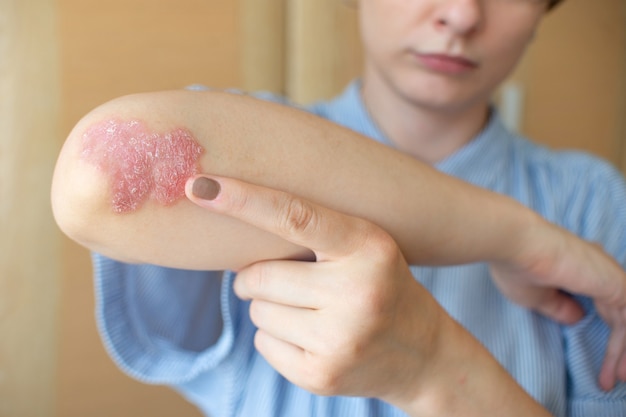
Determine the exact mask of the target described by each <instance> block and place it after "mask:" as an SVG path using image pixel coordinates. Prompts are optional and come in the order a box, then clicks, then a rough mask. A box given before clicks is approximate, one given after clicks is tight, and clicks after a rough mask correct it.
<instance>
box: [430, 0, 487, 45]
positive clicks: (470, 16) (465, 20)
mask: <svg viewBox="0 0 626 417" xmlns="http://www.w3.org/2000/svg"><path fill="white" fill-rule="evenodd" d="M436 19H437V20H436V25H437V27H438V28H440V29H442V30H448V31H451V32H453V33H454V34H456V35H462V36H467V35H470V34H472V33H474V32H476V31H477V30H478V29H479V28H480V25H481V24H482V22H483V4H482V1H481V0H444V1H442V2H441V6H440V7H439V8H438V10H437V15H436Z"/></svg>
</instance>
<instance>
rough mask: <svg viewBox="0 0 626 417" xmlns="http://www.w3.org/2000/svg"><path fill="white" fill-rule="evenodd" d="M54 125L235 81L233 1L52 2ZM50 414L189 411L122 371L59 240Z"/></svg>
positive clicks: (75, 251) (81, 274) (77, 265)
mask: <svg viewBox="0 0 626 417" xmlns="http://www.w3.org/2000/svg"><path fill="white" fill-rule="evenodd" d="M57 3H58V8H59V20H60V43H61V74H62V102H61V109H62V130H63V136H66V135H67V133H68V132H69V130H70V129H71V128H72V126H73V125H74V124H75V123H76V122H77V121H78V119H79V118H80V117H81V116H83V115H84V114H86V113H87V112H88V111H89V110H91V109H92V108H93V107H95V106H97V105H98V104H101V103H103V102H105V101H107V100H109V99H111V98H114V97H117V96H120V95H124V94H129V93H134V92H140V91H151V90H163V89H172V88H180V87H182V86H185V85H188V84H191V83H205V84H207V85H212V86H216V87H230V86H237V85H240V84H241V83H242V75H241V73H242V71H241V64H240V61H241V57H240V49H241V36H240V27H239V20H238V19H239V14H238V13H239V4H238V3H237V1H233V0H159V1H155V0H107V1H101V0H58V1H57ZM63 265H64V274H63V277H64V278H63V281H62V290H63V303H62V308H61V326H60V355H59V368H58V406H57V415H59V416H63V417H82V416H90V417H98V416H102V417H105V416H112V415H121V416H140V415H145V416H151V417H159V416H163V417H165V416H172V415H176V416H180V417H184V416H195V415H198V413H197V411H196V410H195V409H194V408H193V407H191V406H190V405H188V404H187V403H186V402H185V401H183V400H182V399H181V398H180V397H179V396H178V395H177V394H175V393H174V392H173V391H171V390H170V389H167V388H161V387H153V386H147V385H142V384H140V383H138V382H135V381H133V380H131V379H130V378H128V377H127V376H125V375H123V374H122V373H121V372H120V371H119V370H118V369H117V368H116V367H115V366H114V365H113V363H112V362H111V360H110V359H109V358H108V356H107V355H106V353H105V351H104V349H103V347H102V345H101V342H100V339H99V337H98V335H97V332H96V327H95V323H94V315H93V309H94V300H93V285H92V281H91V264H90V260H89V257H88V254H87V252H86V251H85V250H84V249H82V248H80V247H78V246H77V245H75V244H74V243H71V242H69V241H67V240H66V241H65V242H64V255H63Z"/></svg>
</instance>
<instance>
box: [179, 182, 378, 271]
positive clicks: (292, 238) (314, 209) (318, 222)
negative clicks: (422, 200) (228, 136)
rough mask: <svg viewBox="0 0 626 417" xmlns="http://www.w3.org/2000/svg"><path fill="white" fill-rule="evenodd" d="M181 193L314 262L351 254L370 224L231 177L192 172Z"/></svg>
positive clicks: (287, 194)
mask: <svg viewBox="0 0 626 417" xmlns="http://www.w3.org/2000/svg"><path fill="white" fill-rule="evenodd" d="M185 193H186V195H187V197H188V198H189V199H190V200H191V201H193V202H194V203H195V204H197V205H199V206H201V207H204V208H207V209H210V210H212V211H214V212H217V213H220V214H224V215H227V216H230V217H232V218H235V219H238V220H241V221H243V222H246V223H248V224H250V225H253V226H255V227H258V228H259V229H262V230H265V231H267V232H270V233H273V234H275V235H277V236H279V237H281V238H283V239H285V240H287V241H289V242H292V243H294V244H296V245H300V246H303V247H305V248H308V249H311V250H312V251H313V252H315V254H316V258H317V260H324V259H331V258H336V257H342V256H346V255H348V254H351V253H353V252H354V251H355V250H356V249H357V248H358V246H359V239H358V236H362V233H359V232H363V231H365V232H366V233H367V228H370V227H371V223H369V222H367V221H365V220H362V219H359V218H356V217H352V216H348V215H346V214H343V213H339V212H337V211H334V210H331V209H328V208H326V207H323V206H320V205H318V204H315V203H313V202H311V201H308V200H305V199H303V198H300V197H297V196H294V195H292V194H289V193H286V192H283V191H278V190H274V189H270V188H266V187H262V186H259V185H255V184H250V183H246V182H243V181H239V180H236V179H233V178H225V177H216V176H211V177H208V176H204V175H200V176H195V177H193V178H190V179H189V180H188V181H187V184H186V188H185Z"/></svg>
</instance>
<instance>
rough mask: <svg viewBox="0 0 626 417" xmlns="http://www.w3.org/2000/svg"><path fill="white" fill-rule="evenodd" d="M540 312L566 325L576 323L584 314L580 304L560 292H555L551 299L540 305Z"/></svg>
mask: <svg viewBox="0 0 626 417" xmlns="http://www.w3.org/2000/svg"><path fill="white" fill-rule="evenodd" d="M542 312H543V314H545V315H546V316H548V317H550V318H551V319H552V320H554V321H556V322H558V323H561V324H565V325H567V326H570V325H572V324H576V323H578V322H579V321H580V320H582V318H583V317H584V316H585V311H584V310H583V308H582V307H581V305H580V304H579V303H578V302H577V301H576V300H574V299H573V298H571V297H570V296H568V295H566V294H562V293H557V294H555V295H554V297H553V298H552V300H550V302H549V303H546V304H545V305H544V306H543V307H542Z"/></svg>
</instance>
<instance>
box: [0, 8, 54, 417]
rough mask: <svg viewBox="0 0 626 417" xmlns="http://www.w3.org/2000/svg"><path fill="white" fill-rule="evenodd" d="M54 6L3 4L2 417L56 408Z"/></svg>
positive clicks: (0, 22) (0, 173) (0, 203)
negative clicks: (52, 196)
mask: <svg viewBox="0 0 626 417" xmlns="http://www.w3.org/2000/svg"><path fill="white" fill-rule="evenodd" d="M55 7H56V5H55V2H54V0H32V1H29V2H24V1H22V0H1V1H0V335H1V336H0V416H7V417H9V416H10V417H35V416H47V415H50V413H51V410H52V412H54V411H53V410H54V406H55V401H56V397H55V394H56V393H55V390H54V387H55V383H56V377H57V373H56V371H57V369H56V368H57V362H56V356H57V349H56V346H57V338H58V334H57V329H58V307H59V282H60V280H59V269H60V257H59V253H60V242H61V238H60V234H59V233H58V232H57V230H56V226H55V225H54V222H53V219H52V215H51V211H50V203H49V190H50V179H51V177H52V175H51V174H52V169H53V165H54V160H55V156H56V154H57V152H58V143H59V112H58V109H59V102H60V94H59V93H60V92H59V67H58V64H59V62H58V54H57V52H58V38H57V32H56V30H57V21H56V14H55Z"/></svg>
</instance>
